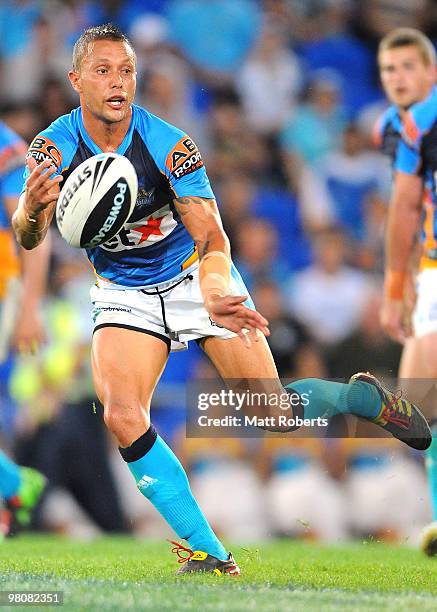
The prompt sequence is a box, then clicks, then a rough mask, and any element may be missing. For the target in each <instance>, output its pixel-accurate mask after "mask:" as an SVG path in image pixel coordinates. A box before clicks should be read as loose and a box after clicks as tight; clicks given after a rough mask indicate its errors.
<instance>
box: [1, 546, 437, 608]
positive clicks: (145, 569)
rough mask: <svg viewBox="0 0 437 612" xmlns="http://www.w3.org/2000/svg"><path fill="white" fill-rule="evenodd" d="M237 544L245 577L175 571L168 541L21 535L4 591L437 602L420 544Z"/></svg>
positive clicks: (71, 601)
mask: <svg viewBox="0 0 437 612" xmlns="http://www.w3.org/2000/svg"><path fill="white" fill-rule="evenodd" d="M232 551H233V552H234V555H235V557H236V559H237V560H238V562H239V564H240V566H241V568H242V571H243V575H242V576H241V577H239V578H230V577H217V576H210V575H208V576H191V577H181V578H176V576H175V575H174V571H175V569H177V567H178V565H177V563H176V557H175V556H174V555H172V554H170V545H168V546H167V545H166V543H162V542H149V541H146V542H144V541H142V542H137V541H134V540H131V539H127V538H126V539H125V538H103V539H101V540H98V541H95V542H92V543H79V542H71V541H68V540H63V539H58V538H56V537H45V536H41V537H35V536H33V537H23V536H22V537H20V538H17V539H15V540H8V541H6V542H3V543H2V544H1V545H0V590H13V589H15V590H38V591H40V590H60V591H63V592H64V605H63V607H62V608H59V607H58V608H55V607H50V608H48V607H46V608H44V609H62V610H87V611H94V610H104V611H106V610H117V611H121V610H135V611H136V610H196V611H197V610H200V611H201V610H229V611H234V610H263V611H270V610H271V611H273V610H275V611H278V610H279V611H282V610H293V611H299V610H315V609H316V608H318V609H321V610H334V609H338V608H340V607H341V608H342V609H345V610H353V611H356V610H369V609H370V608H372V609H373V610H400V609H401V610H419V609H420V610H436V609H437V559H428V558H426V557H424V556H422V554H421V553H420V552H418V551H416V550H414V549H410V548H406V547H392V546H388V545H384V544H378V543H368V542H361V543H355V544H348V545H341V546H338V547H329V548H328V547H321V546H319V545H312V544H302V543H295V542H285V541H284V542H279V543H273V544H263V545H262V546H261V547H260V548H259V550H258V549H256V547H251V548H242V547H241V546H235V547H233V548H232ZM10 609H12V608H10ZM13 609H14V610H16V609H26V610H29V607H26V608H24V607H22V608H17V607H14V608H13Z"/></svg>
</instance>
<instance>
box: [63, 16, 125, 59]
mask: <svg viewBox="0 0 437 612" xmlns="http://www.w3.org/2000/svg"><path fill="white" fill-rule="evenodd" d="M96 40H115V41H117V42H124V43H126V44H127V45H129V47H130V48H131V49H132V51H133V53H134V55H135V50H134V48H133V46H132V43H131V41H130V40H129V38H128V37H127V36H126V34H123V32H122V31H121V30H120V28H119V27H117V26H116V25H114V24H113V23H105V24H103V25H99V26H93V27H92V28H87V29H86V30H85V31H84V32H83V33H82V34H81V35H80V37H79V38H78V39H77V41H76V42H75V44H74V47H73V70H79V68H80V65H81V63H82V60H83V58H84V57H85V56H86V54H87V51H88V45H89V44H90V43H92V42H94V41H96Z"/></svg>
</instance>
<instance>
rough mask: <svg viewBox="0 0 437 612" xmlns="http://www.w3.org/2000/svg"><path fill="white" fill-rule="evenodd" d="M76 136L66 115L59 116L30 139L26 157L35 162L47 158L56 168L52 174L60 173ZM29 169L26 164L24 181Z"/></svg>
mask: <svg viewBox="0 0 437 612" xmlns="http://www.w3.org/2000/svg"><path fill="white" fill-rule="evenodd" d="M76 143H77V138H75V137H74V134H73V132H72V131H71V129H70V127H69V120H68V116H67V115H66V116H64V117H60V118H59V119H57V120H56V121H55V122H54V123H52V124H51V125H50V126H49V127H48V128H47V129H45V130H43V131H42V132H40V133H39V134H38V135H37V136H35V138H34V139H33V140H32V142H31V144H30V146H29V149H28V151H27V155H26V159H29V158H30V157H33V158H34V159H35V161H36V162H37V164H41V163H42V162H44V161H46V160H49V161H51V162H52V164H53V165H54V166H55V168H56V172H55V173H54V175H53V176H56V175H59V174H62V172H63V171H64V170H66V169H67V168H68V166H69V165H70V162H71V160H72V158H73V155H74V151H75V149H76ZM28 176H29V169H28V167H27V166H26V168H25V170H24V175H23V179H24V182H25V181H26V179H27V177H28ZM23 191H24V184H23Z"/></svg>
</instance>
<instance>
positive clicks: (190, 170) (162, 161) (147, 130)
mask: <svg viewBox="0 0 437 612" xmlns="http://www.w3.org/2000/svg"><path fill="white" fill-rule="evenodd" d="M140 113H141V114H140V121H139V125H140V130H141V135H142V137H143V138H144V140H145V142H146V144H147V147H148V149H149V151H150V153H151V154H152V156H153V159H154V160H155V163H156V164H157V166H158V168H159V170H160V172H161V173H162V174H164V175H165V177H166V178H167V180H168V182H169V184H170V187H171V188H172V190H173V192H174V194H175V197H177V198H179V197H190V196H192V197H196V196H197V197H199V198H214V193H213V191H212V189H211V185H210V182H209V179H208V176H207V174H206V170H205V166H204V163H203V159H202V156H201V154H200V151H199V149H198V147H197V145H196V144H195V142H194V141H193V140H192V139H191V138H190V137H189V136H188V135H187V134H186V133H185V132H183V131H182V130H180V129H178V128H176V127H175V126H173V125H171V124H170V123H167V122H166V121H163V120H162V119H160V118H159V117H156V116H155V115H152V114H151V113H147V112H146V111H144V109H141V111H140Z"/></svg>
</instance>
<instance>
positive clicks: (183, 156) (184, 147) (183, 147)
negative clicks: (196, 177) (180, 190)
mask: <svg viewBox="0 0 437 612" xmlns="http://www.w3.org/2000/svg"><path fill="white" fill-rule="evenodd" d="M165 165H166V167H167V168H168V170H170V172H171V174H172V176H173V178H175V179H179V178H182V177H183V176H186V175H187V174H191V172H195V171H196V170H198V169H199V168H202V167H203V160H202V157H201V155H200V151H199V149H198V148H197V146H196V145H195V143H194V142H193V141H192V140H191V138H189V137H188V136H185V137H184V138H181V140H180V141H179V142H178V143H177V144H176V145H175V146H174V147H173V149H172V150H171V151H170V153H169V154H168V156H167V160H166V163H165Z"/></svg>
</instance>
